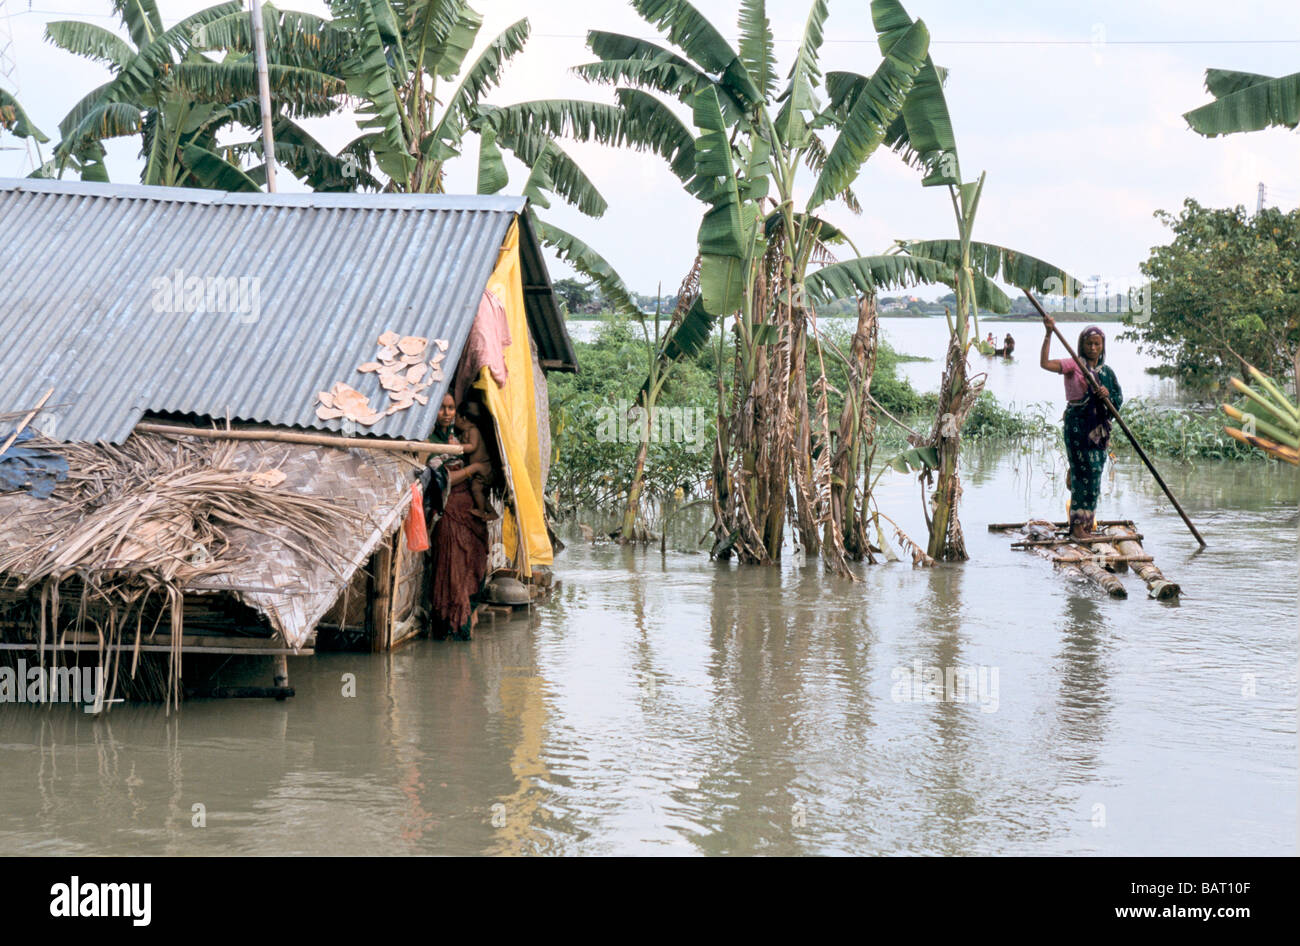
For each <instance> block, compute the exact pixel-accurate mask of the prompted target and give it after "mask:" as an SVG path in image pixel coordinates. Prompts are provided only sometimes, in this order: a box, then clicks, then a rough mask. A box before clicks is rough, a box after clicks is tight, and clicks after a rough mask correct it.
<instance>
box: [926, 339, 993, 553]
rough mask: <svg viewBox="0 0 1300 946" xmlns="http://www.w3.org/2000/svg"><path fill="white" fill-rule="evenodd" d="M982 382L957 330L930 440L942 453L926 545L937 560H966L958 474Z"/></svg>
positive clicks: (951, 343)
mask: <svg viewBox="0 0 1300 946" xmlns="http://www.w3.org/2000/svg"><path fill="white" fill-rule="evenodd" d="M981 387H982V385H978V384H976V385H972V384H971V383H970V380H969V378H968V376H967V373H966V346H965V345H964V344H962V342H961V340H960V339H959V337H958V335H957V334H954V335H952V336H950V338H949V340H948V358H947V364H946V367H945V370H944V373H943V383H942V385H940V388H939V410H938V415H937V416H936V418H935V423H934V430H933V432H932V433H931V435H930V443H931V444H932V445H933V446H934V447H935V449H936V450H937V451H938V454H939V468H938V474H939V476H938V482H937V484H936V486H935V491H934V500H933V502H934V511H933V514H932V516H931V520H930V542H929V546H928V548H927V549H926V552H927V553H928V554H929V556H930V557H931V558H933V559H935V560H937V561H945V562H964V561H966V560H967V559H968V558H969V557H970V556H969V555H967V554H966V540H965V538H964V537H963V536H962V531H961V522H960V520H959V519H958V517H957V507H958V504H959V502H960V499H961V480H960V477H959V476H958V474H957V463H958V457H959V454H960V450H961V428H962V424H963V423H964V422H965V420H966V415H967V414H969V413H970V409H971V406H972V405H973V404H974V403H975V398H976V397H978V396H979V391H980V388H981Z"/></svg>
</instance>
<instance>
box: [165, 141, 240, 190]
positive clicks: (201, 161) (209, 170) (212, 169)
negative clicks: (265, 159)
mask: <svg viewBox="0 0 1300 946" xmlns="http://www.w3.org/2000/svg"><path fill="white" fill-rule="evenodd" d="M181 162H182V163H183V164H184V165H185V167H186V168H187V169H188V170H189V172H190V173H191V174H193V175H194V177H195V178H196V179H197V180H198V182H199V185H200V186H202V187H207V188H211V189H213V190H219V191H248V192H252V193H256V192H257V190H258V186H257V182H256V181H254V180H253V179H252V178H251V177H249V176H248V175H247V174H245V173H244V172H243V171H241V170H240V169H239V168H238V167H237V166H236V165H234V164H231V163H230V162H229V161H226V160H224V159H223V158H222V157H221V156H220V155H218V154H213V153H212V152H211V151H209V150H207V149H206V148H200V147H199V146H198V145H186V146H185V148H184V149H183V150H182V151H181Z"/></svg>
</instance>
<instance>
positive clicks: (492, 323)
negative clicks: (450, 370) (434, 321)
mask: <svg viewBox="0 0 1300 946" xmlns="http://www.w3.org/2000/svg"><path fill="white" fill-rule="evenodd" d="M509 344H510V325H509V323H508V322H507V321H506V307H505V306H504V305H503V304H502V303H501V300H500V299H499V298H498V297H497V294H496V293H494V292H490V291H484V293H483V297H482V298H481V299H479V303H478V312H477V313H476V314H475V315H474V324H473V326H472V327H471V328H470V330H469V339H468V340H467V341H466V342H465V353H464V354H463V355H461V358H460V367H459V368H458V369H457V371H456V384H455V397H456V403H457V404H460V403H461V401H462V400H464V398H465V392H466V391H468V390H469V388H470V386H471V385H472V384H473V383H474V382H475V380H477V379H478V375H479V371H480V369H482V368H483V366H484V365H486V366H487V369H488V371H490V372H491V373H492V380H493V381H495V382H496V383H497V387H502V386H504V385H505V383H506V377H507V371H506V353H505V349H506V346H507V345H509Z"/></svg>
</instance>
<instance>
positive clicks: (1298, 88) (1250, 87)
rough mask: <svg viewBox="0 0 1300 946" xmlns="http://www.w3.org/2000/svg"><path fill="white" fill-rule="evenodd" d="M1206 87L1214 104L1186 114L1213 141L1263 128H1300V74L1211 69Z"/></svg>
mask: <svg viewBox="0 0 1300 946" xmlns="http://www.w3.org/2000/svg"><path fill="white" fill-rule="evenodd" d="M1205 84H1206V87H1207V88H1209V90H1210V92H1211V93H1213V94H1214V96H1215V101H1213V102H1211V103H1210V104H1208V105H1202V106H1201V107H1200V108H1194V109H1192V110H1191V111H1190V112H1187V113H1185V114H1184V115H1183V118H1185V119H1187V124H1189V125H1191V126H1192V129H1193V130H1194V131H1195V132H1196V133H1197V134H1200V135H1204V136H1206V137H1207V138H1214V137H1216V136H1218V135H1231V134H1235V133H1237V132H1246V131H1260V130H1262V129H1264V128H1273V127H1279V126H1280V127H1282V128H1291V129H1294V128H1296V127H1298V126H1300V72H1295V73H1292V74H1291V75H1288V76H1282V77H1281V78H1277V79H1274V78H1270V77H1269V76H1261V75H1255V74H1253V73H1246V72H1229V71H1227V70H1222V69H1211V70H1208V71H1207V73H1206V79H1205Z"/></svg>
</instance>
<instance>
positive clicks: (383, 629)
mask: <svg viewBox="0 0 1300 946" xmlns="http://www.w3.org/2000/svg"><path fill="white" fill-rule="evenodd" d="M401 534H402V532H401V530H400V529H399V530H398V531H397V532H394V533H393V538H391V539H389V540H388V541H387V542H385V543H384V544H383V545H381V546H380V547H379V548H378V549H377V550H376V551H375V558H374V562H375V591H374V595H373V596H372V597H371V599H370V613H371V621H370V624H371V627H372V628H373V632H372V635H371V638H370V649H371V652H372V653H376V654H378V653H382V652H383V651H386V650H391V649H392V646H393V578H394V571H395V569H396V565H397V562H396V559H397V558H398V556H396V555H394V554H393V550H394V546H395V544H396V542H395V541H394V540H396V539H398V538H400V537H401Z"/></svg>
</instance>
